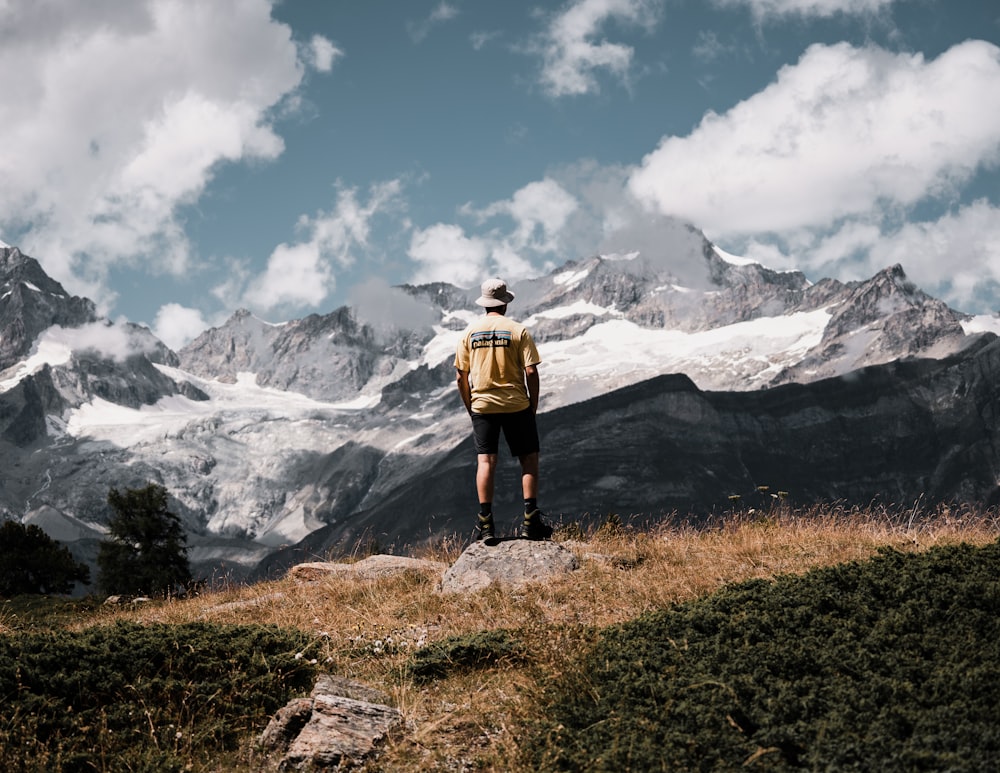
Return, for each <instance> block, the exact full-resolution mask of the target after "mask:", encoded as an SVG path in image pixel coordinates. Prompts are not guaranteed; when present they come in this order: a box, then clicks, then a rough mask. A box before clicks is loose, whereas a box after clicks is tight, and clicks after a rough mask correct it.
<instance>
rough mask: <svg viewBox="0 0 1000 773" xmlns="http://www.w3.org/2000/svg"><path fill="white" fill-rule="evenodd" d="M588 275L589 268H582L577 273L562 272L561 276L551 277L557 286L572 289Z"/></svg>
mask: <svg viewBox="0 0 1000 773" xmlns="http://www.w3.org/2000/svg"><path fill="white" fill-rule="evenodd" d="M589 274H590V269H589V268H584V269H581V270H579V271H563V272H562V273H561V274H556V275H555V276H553V277H552V281H553V283H555V284H557V285H566V289H572V288H573V287H576V286H577V285H578V284H580V282H582V281H583V280H584V279H586V278H587V276H588V275H589Z"/></svg>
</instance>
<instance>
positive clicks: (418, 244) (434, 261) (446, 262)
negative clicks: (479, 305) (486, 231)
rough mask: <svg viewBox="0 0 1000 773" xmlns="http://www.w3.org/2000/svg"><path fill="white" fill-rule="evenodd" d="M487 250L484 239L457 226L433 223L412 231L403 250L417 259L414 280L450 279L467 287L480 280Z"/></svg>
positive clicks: (487, 255) (421, 282)
mask: <svg viewBox="0 0 1000 773" xmlns="http://www.w3.org/2000/svg"><path fill="white" fill-rule="evenodd" d="M490 253H491V248H490V245H489V243H488V242H487V241H486V240H485V239H482V238H479V237H476V236H473V237H469V236H466V235H465V231H464V230H463V229H462V227H461V226H457V225H451V224H446V223H436V224H435V225H432V226H431V227H430V228H423V229H417V230H416V231H414V232H413V235H412V237H411V238H410V248H409V250H408V253H407V254H408V255H409V256H410V257H411V258H412V259H413V260H414V261H416V263H417V268H416V271H415V272H414V274H413V279H412V281H413V282H414V283H416V284H423V283H425V282H451V283H452V284H454V285H458V286H459V287H471V286H472V285H474V284H478V283H479V282H480V281H482V280H481V279H480V277H481V276H482V275H483V274H485V273H486V267H487V260H488V258H489V256H490Z"/></svg>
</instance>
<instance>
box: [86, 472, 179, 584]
mask: <svg viewBox="0 0 1000 773" xmlns="http://www.w3.org/2000/svg"><path fill="white" fill-rule="evenodd" d="M108 504H109V505H110V506H111V509H112V510H113V511H114V515H113V516H112V518H111V520H110V522H109V523H108V528H109V530H110V532H111V540H109V541H106V542H102V543H101V547H100V552H99V553H98V555H97V566H98V577H97V582H98V585H99V586H100V587H101V590H103V591H104V592H105V593H107V594H109V595H110V594H142V595H149V596H164V595H167V594H169V593H172V592H173V591H174V590H175V589H177V588H178V586H180V587H183V586H184V585H186V584H187V583H188V582H190V580H191V568H190V565H189V564H188V559H187V548H186V547H185V542H186V540H185V537H184V530H183V529H182V527H181V522H180V519H179V518H178V517H177V516H176V515H174V514H173V513H171V512H170V511H169V510H168V509H167V490H166V489H165V488H163V486H159V485H157V484H155V483H151V484H149V485H148V486H146V487H145V488H141V489H126V490H125V491H124V492H119V491H118V490H117V489H114V488H113V489H111V491H110V492H109V493H108Z"/></svg>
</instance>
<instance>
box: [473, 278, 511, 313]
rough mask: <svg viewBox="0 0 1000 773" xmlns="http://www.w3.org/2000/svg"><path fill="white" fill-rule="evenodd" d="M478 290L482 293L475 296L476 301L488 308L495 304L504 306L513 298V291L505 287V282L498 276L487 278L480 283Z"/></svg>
mask: <svg viewBox="0 0 1000 773" xmlns="http://www.w3.org/2000/svg"><path fill="white" fill-rule="evenodd" d="M479 291H480V292H481V293H482V295H480V296H479V297H478V298H476V303H477V304H478V305H479V306H485V307H486V308H488V309H489V308H493V307H495V306H506V305H507V304H508V303H510V302H511V301H512V300H514V293H512V292H510V290H508V289H507V283H506V282H505V281H503V280H502V279H501V278H500V277H493V279H487V280H486V281H485V282H483V283H482V285H480V287H479Z"/></svg>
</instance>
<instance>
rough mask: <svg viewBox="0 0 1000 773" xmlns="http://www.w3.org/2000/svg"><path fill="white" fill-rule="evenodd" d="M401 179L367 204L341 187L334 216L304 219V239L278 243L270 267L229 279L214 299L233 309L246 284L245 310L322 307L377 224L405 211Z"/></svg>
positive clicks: (376, 190) (380, 188) (373, 192)
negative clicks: (387, 215) (382, 218)
mask: <svg viewBox="0 0 1000 773" xmlns="http://www.w3.org/2000/svg"><path fill="white" fill-rule="evenodd" d="M401 190H402V183H401V182H400V181H399V180H390V181H388V182H383V183H379V184H376V185H373V186H372V187H371V189H370V191H369V196H368V199H367V201H365V202H362V201H361V200H359V198H358V192H357V189H355V188H342V189H341V190H340V191H339V193H338V196H337V201H336V204H335V206H334V208H333V210H332V211H331V212H320V213H319V214H318V215H317V216H316V217H314V218H309V217H306V216H303V217H301V218H300V219H299V223H298V230H299V231H300V232H302V233H303V234H305V236H306V238H305V239H303V240H301V241H299V242H296V243H294V244H279V245H278V246H277V247H276V248H275V249H274V251H273V252H272V253H271V255H270V257H269V258H268V261H267V268H266V269H265V270H264V271H263V272H262V273H260V274H258V275H256V276H253V277H250V278H249V280H246V278H245V277H231V279H230V281H228V282H227V283H225V285H223V286H220V287H219V288H216V293H215V294H216V296H217V297H219V298H220V299H221V300H223V301H224V302H227V303H228V304H230V305H232V298H233V297H234V295H238V294H239V293H238V291H235V287H238V286H240V285H243V284H245V285H246V289H245V290H244V291H243V292H242V301H241V305H244V306H248V307H249V308H251V309H254V310H259V311H263V312H266V311H271V310H273V309H279V308H280V309H285V310H301V309H303V308H306V307H316V306H319V305H320V304H322V303H323V302H324V301H325V300H326V299H327V298H328V297H329V295H330V293H331V292H333V290H334V288H335V287H336V271H337V269H339V268H347V267H350V266H351V265H353V264H354V263H355V261H356V260H357V257H358V255H359V253H364V252H365V250H366V248H367V247H368V245H369V236H370V233H371V228H372V221H373V219H374V218H375V217H376V216H377V215H379V214H381V213H383V212H386V211H390V210H393V209H394V208H397V207H399V206H401V204H400V192H401Z"/></svg>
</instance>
